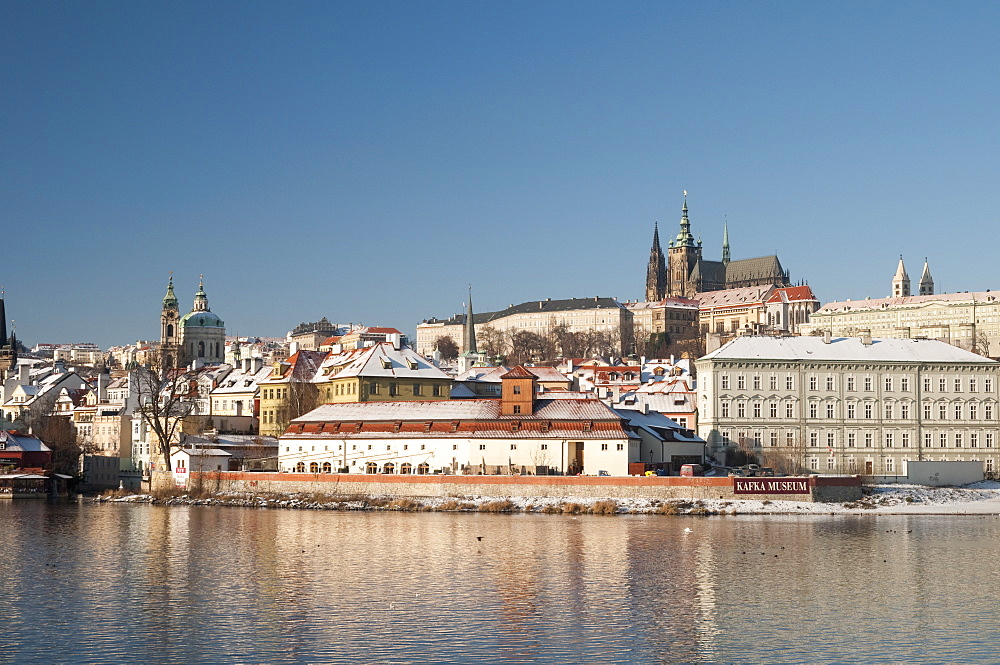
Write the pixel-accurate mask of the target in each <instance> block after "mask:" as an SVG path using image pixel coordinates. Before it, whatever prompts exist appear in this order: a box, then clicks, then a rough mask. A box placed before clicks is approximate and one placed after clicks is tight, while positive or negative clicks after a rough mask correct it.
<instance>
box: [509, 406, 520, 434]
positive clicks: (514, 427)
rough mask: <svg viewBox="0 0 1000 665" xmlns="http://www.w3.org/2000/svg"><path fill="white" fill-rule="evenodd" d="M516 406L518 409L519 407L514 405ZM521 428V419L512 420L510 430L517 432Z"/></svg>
mask: <svg viewBox="0 0 1000 665" xmlns="http://www.w3.org/2000/svg"><path fill="white" fill-rule="evenodd" d="M514 408H515V410H517V407H514ZM520 429H521V422H520V421H517V420H515V421H514V422H512V423H511V424H510V431H511V432H517V431H519V430H520Z"/></svg>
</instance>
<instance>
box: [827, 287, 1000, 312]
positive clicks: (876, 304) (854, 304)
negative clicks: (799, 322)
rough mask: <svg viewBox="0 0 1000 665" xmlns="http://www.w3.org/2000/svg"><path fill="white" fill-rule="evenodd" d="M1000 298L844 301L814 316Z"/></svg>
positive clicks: (978, 294)
mask: <svg viewBox="0 0 1000 665" xmlns="http://www.w3.org/2000/svg"><path fill="white" fill-rule="evenodd" d="M998 298H1000V292H997V291H976V292H974V293H937V294H934V295H932V296H898V297H892V298H865V299H862V300H843V301H838V302H828V303H826V304H825V305H823V306H822V307H820V308H819V309H818V310H816V311H815V312H814V313H813V315H814V316H815V315H816V314H819V315H823V314H834V313H840V312H864V311H869V310H883V309H894V308H897V307H898V308H919V307H926V306H928V305H933V304H935V303H969V304H972V303H973V302H976V303H994V302H997V299H998Z"/></svg>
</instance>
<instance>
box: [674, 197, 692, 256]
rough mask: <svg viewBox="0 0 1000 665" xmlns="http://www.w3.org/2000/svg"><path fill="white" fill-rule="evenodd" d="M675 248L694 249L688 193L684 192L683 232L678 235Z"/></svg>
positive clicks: (682, 210) (682, 209)
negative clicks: (689, 217)
mask: <svg viewBox="0 0 1000 665" xmlns="http://www.w3.org/2000/svg"><path fill="white" fill-rule="evenodd" d="M672 246H673V247H694V236H693V235H691V220H689V219H688V193H687V190H684V206H683V207H682V208H681V230H680V233H678V234H677V239H676V240H675V241H674V243H673V245H672Z"/></svg>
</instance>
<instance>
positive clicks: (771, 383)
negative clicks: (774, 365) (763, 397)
mask: <svg viewBox="0 0 1000 665" xmlns="http://www.w3.org/2000/svg"><path fill="white" fill-rule="evenodd" d="M768 388H770V389H771V390H777V389H778V377H776V376H771V377H770V378H769V379H768Z"/></svg>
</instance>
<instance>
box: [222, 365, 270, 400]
mask: <svg viewBox="0 0 1000 665" xmlns="http://www.w3.org/2000/svg"><path fill="white" fill-rule="evenodd" d="M272 371H273V369H272V368H271V367H261V368H260V369H259V370H257V371H256V372H244V371H243V370H240V369H234V370H233V371H232V372H230V373H229V374H228V375H227V376H226V378H225V379H223V380H222V381H221V383H220V384H219V386H218V387H217V388H215V390H213V391H212V394H213V395H228V394H233V393H247V392H254V391H255V390H256V389H257V384H258V383H260V382H261V381H263V380H264V379H266V378H267V377H269V376H271V372H272Z"/></svg>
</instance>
